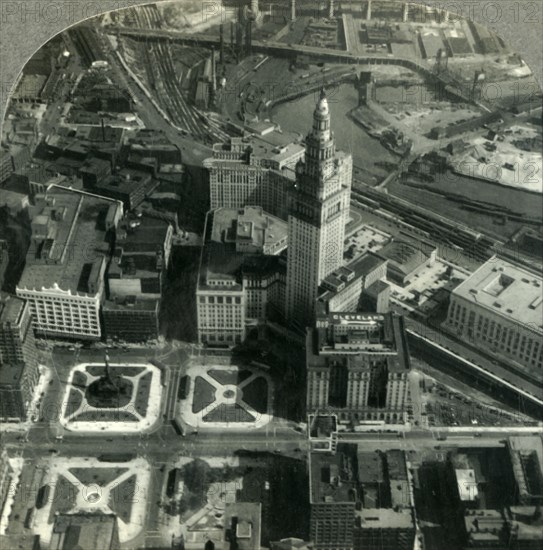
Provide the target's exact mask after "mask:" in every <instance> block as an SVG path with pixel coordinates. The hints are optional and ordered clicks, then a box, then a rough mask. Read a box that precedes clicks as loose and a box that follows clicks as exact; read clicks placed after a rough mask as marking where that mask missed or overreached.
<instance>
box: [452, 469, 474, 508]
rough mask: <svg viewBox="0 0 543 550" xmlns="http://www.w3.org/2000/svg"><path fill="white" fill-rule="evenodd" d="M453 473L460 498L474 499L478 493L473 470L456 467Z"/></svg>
mask: <svg viewBox="0 0 543 550" xmlns="http://www.w3.org/2000/svg"><path fill="white" fill-rule="evenodd" d="M454 473H455V476H456V483H457V485H458V494H459V495H460V500H462V501H472V500H475V499H476V498H477V497H478V494H479V491H478V489H477V479H476V478H475V470H473V469H471V468H456V469H455V470H454Z"/></svg>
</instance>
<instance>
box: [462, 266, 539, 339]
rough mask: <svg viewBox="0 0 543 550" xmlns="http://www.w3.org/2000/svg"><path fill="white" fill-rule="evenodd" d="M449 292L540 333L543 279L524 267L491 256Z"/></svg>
mask: <svg viewBox="0 0 543 550" xmlns="http://www.w3.org/2000/svg"><path fill="white" fill-rule="evenodd" d="M453 295H455V296H458V297H460V298H464V299H465V300H467V301H469V302H473V303H474V304H477V305H478V306H480V307H483V308H485V309H488V310H490V311H492V312H493V313H494V314H496V315H499V316H500V317H504V318H507V319H510V320H511V321H512V322H515V323H519V324H522V325H525V326H527V327H528V328H529V329H531V330H533V331H535V332H537V333H539V334H542V335H543V279H542V277H541V275H536V274H535V273H533V272H531V271H529V270H528V269H526V268H524V267H521V266H519V265H515V264H513V263H511V262H508V261H507V260H504V259H502V258H498V257H497V256H494V257H493V258H491V259H490V260H488V261H487V262H486V263H484V264H483V265H482V266H481V267H479V268H478V269H477V270H476V271H475V272H474V273H473V274H472V275H471V276H470V277H468V278H467V279H466V280H465V281H463V282H462V283H460V284H459V285H458V286H457V287H456V288H455V289H454V290H453Z"/></svg>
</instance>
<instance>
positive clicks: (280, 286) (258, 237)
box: [196, 208, 287, 346]
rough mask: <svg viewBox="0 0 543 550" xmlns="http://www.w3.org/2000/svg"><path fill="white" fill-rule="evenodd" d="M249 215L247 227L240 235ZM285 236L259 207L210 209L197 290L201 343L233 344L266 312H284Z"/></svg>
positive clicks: (282, 225) (282, 228)
mask: <svg viewBox="0 0 543 550" xmlns="http://www.w3.org/2000/svg"><path fill="white" fill-rule="evenodd" d="M249 219H250V220H251V221H250V222H249V223H251V225H252V227H251V230H250V231H243V232H242V234H241V235H240V222H241V225H242V227H243V226H244V225H246V224H247V222H248V220H249ZM270 228H273V232H272V231H270ZM286 237H287V231H286V223H285V222H283V221H282V220H280V219H278V218H274V217H273V216H270V215H269V214H267V213H265V212H264V211H263V210H262V209H259V208H240V209H225V208H219V209H217V210H215V211H211V212H209V213H208V215H207V218H206V228H205V232H204V245H203V247H202V253H201V259H200V267H199V273H198V288H197V291H196V306H197V307H196V309H197V316H198V317H197V319H198V321H197V322H198V339H199V341H200V342H202V343H206V344H212V345H230V346H231V345H234V344H236V343H239V342H242V341H243V340H244V339H245V334H246V329H247V327H248V326H256V325H258V324H259V323H262V322H265V320H266V318H267V316H268V313H270V311H272V310H273V311H274V312H275V313H277V314H278V315H279V316H281V315H282V314H283V308H284V299H285V277H286V263H285V259H284V257H283V256H284V254H281V252H283V251H284V247H285V244H286Z"/></svg>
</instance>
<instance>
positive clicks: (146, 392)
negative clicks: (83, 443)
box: [60, 363, 162, 433]
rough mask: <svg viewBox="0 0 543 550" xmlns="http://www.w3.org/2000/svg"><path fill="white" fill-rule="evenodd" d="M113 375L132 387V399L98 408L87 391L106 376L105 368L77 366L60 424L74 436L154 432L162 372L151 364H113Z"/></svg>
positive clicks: (70, 380) (74, 369)
mask: <svg viewBox="0 0 543 550" xmlns="http://www.w3.org/2000/svg"><path fill="white" fill-rule="evenodd" d="M111 370H112V372H114V373H116V374H117V375H119V376H121V377H122V379H123V380H125V381H126V382H127V384H128V385H129V387H130V395H129V396H128V398H127V399H126V400H125V401H126V402H123V403H121V402H119V404H118V406H115V407H111V406H103V407H100V406H95V405H96V403H94V404H91V403H90V402H89V395H88V392H87V388H88V387H89V386H90V385H91V384H92V383H93V382H95V381H97V380H99V379H100V377H101V376H103V374H104V365H103V364H100V363H85V364H79V365H77V366H75V367H74V368H73V369H72V370H71V372H70V376H69V379H68V384H67V386H66V393H65V398H64V400H63V403H62V412H61V415H60V424H61V425H62V426H63V427H64V428H65V429H67V430H70V431H75V432H100V431H107V432H122V433H125V432H141V431H144V430H148V429H149V428H151V427H152V426H153V425H154V424H155V423H156V421H157V420H158V418H159V416H160V407H161V396H162V385H161V381H160V370H159V369H158V368H157V367H155V366H154V365H151V364H137V365H136V364H134V365H122V364H112V365H111Z"/></svg>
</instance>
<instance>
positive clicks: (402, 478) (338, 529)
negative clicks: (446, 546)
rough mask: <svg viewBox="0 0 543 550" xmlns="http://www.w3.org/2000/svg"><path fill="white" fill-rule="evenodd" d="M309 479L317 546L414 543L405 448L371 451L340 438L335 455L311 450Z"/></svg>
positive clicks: (346, 549) (363, 548) (361, 548)
mask: <svg viewBox="0 0 543 550" xmlns="http://www.w3.org/2000/svg"><path fill="white" fill-rule="evenodd" d="M309 483H310V486H309V487H310V488H309V494H310V505H311V518H310V539H311V541H312V547H313V548H315V549H322V550H332V549H336V550H338V549H340V550H368V549H369V550H381V549H383V548H386V549H390V550H408V549H409V550H410V549H411V548H413V543H414V539H415V522H414V516H413V510H412V508H411V503H410V501H409V499H407V500H406V499H405V495H404V494H403V491H404V490H405V491H406V494H409V491H408V483H409V482H408V479H407V468H406V462H405V456H404V454H403V453H402V452H400V451H389V452H386V453H384V452H371V453H370V452H364V451H363V445H356V444H345V443H339V444H338V445H337V450H336V453H335V454H332V453H321V452H312V453H310V455H309ZM396 485H401V487H402V490H401V491H400V490H395V489H394V487H395V486H396ZM400 493H402V494H400Z"/></svg>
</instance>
